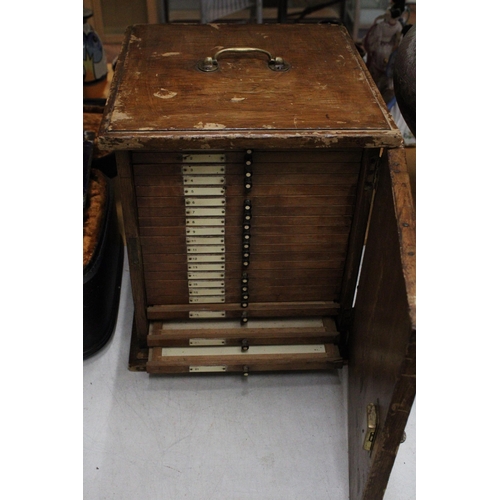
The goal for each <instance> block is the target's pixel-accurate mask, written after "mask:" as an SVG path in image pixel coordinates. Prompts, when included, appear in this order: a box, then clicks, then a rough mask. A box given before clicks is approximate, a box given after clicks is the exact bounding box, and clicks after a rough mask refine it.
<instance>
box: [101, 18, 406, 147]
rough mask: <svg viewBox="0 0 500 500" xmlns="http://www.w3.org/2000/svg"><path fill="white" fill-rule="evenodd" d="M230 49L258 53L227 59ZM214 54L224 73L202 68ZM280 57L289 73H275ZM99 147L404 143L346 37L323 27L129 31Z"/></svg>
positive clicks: (164, 27) (233, 54) (149, 27)
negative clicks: (101, 144)
mask: <svg viewBox="0 0 500 500" xmlns="http://www.w3.org/2000/svg"><path fill="white" fill-rule="evenodd" d="M233 48H236V49H248V48H256V49H260V50H259V51H255V50H223V49H233ZM222 50H223V51H222ZM221 51H222V52H221ZM216 54H218V56H217V63H218V69H217V71H211V72H205V71H202V70H200V69H199V64H200V61H201V62H203V61H204V60H205V59H206V58H207V57H211V58H214V56H215V55H216ZM276 58H282V59H283V60H284V61H285V64H287V65H289V68H288V69H287V70H285V71H275V70H273V69H270V67H269V65H268V62H269V60H270V59H273V60H274V59H276ZM278 62H279V60H278ZM271 66H272V64H271ZM101 141H102V143H103V146H105V147H108V148H111V149H141V148H145V147H147V148H150V149H155V148H162V149H164V148H165V147H175V148H178V149H185V148H188V149H191V148H192V149H198V148H201V149H204V148H217V147H222V148H225V149H226V148H231V147H234V148H238V147H266V148H272V147H276V148H280V147H283V146H284V145H286V147H287V148H293V147H301V148H302V147H311V148H325V147H338V146H347V147H394V146H399V145H401V144H402V138H401V134H400V132H399V130H398V129H397V127H396V125H395V124H394V121H393V120H392V118H391V116H390V114H389V113H388V111H387V108H386V106H385V103H384V101H383V99H382V97H381V95H380V93H379V92H378V89H377V88H376V86H375V84H374V83H373V80H372V78H371V76H370V75H369V73H368V70H367V69H366V67H365V65H364V63H363V61H362V59H361V57H360V56H359V54H358V52H357V50H356V48H355V46H354V44H353V42H352V39H351V38H350V36H349V34H348V33H347V31H346V30H345V28H343V27H341V26H336V25H320V24H318V25H298V24H292V25H280V24H273V25H250V24H245V25H233V24H210V25H184V24H167V25H135V26H131V27H129V28H128V29H127V32H126V35H125V41H124V44H123V48H122V52H121V55H120V57H119V60H118V64H117V68H116V72H115V75H114V78H113V82H112V86H111V93H110V98H109V99H108V105H107V108H106V111H105V116H104V119H103V125H102V128H101ZM170 141H173V143H171V142H170Z"/></svg>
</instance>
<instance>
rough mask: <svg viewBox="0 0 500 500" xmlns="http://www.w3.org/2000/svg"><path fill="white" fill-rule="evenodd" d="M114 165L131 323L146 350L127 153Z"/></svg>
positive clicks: (146, 325) (119, 154) (142, 287)
mask: <svg viewBox="0 0 500 500" xmlns="http://www.w3.org/2000/svg"><path fill="white" fill-rule="evenodd" d="M116 163H117V168H118V174H119V178H120V190H121V196H122V205H123V222H124V226H125V236H126V239H127V252H128V259H129V267H130V280H131V285H132V295H133V298H134V306H135V314H134V321H135V327H136V332H137V337H138V341H139V346H140V347H146V337H147V334H148V328H149V323H148V319H147V317H146V295H145V284H144V270H143V262H142V251H141V245H140V240H139V229H138V227H137V204H136V197H135V188H134V177H133V172H132V167H131V163H130V154H129V153H128V152H127V151H117V152H116Z"/></svg>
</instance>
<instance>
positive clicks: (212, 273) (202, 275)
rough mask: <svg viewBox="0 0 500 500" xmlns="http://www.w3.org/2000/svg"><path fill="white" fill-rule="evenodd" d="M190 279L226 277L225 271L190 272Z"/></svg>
mask: <svg viewBox="0 0 500 500" xmlns="http://www.w3.org/2000/svg"><path fill="white" fill-rule="evenodd" d="M188 279H189V280H212V279H213V280H217V279H224V273H223V272H220V271H206V272H194V273H191V272H188Z"/></svg>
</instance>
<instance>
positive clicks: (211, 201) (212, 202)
mask: <svg viewBox="0 0 500 500" xmlns="http://www.w3.org/2000/svg"><path fill="white" fill-rule="evenodd" d="M185 203H186V206H187V207H223V206H225V205H226V199H225V198H223V197H216V198H186V199H185Z"/></svg>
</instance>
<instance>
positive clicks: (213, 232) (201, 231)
mask: <svg viewBox="0 0 500 500" xmlns="http://www.w3.org/2000/svg"><path fill="white" fill-rule="evenodd" d="M224 233H225V230H224V228H223V227H211V226H208V227H187V228H186V235H188V234H189V235H190V236H193V235H196V236H217V235H220V234H224Z"/></svg>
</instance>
